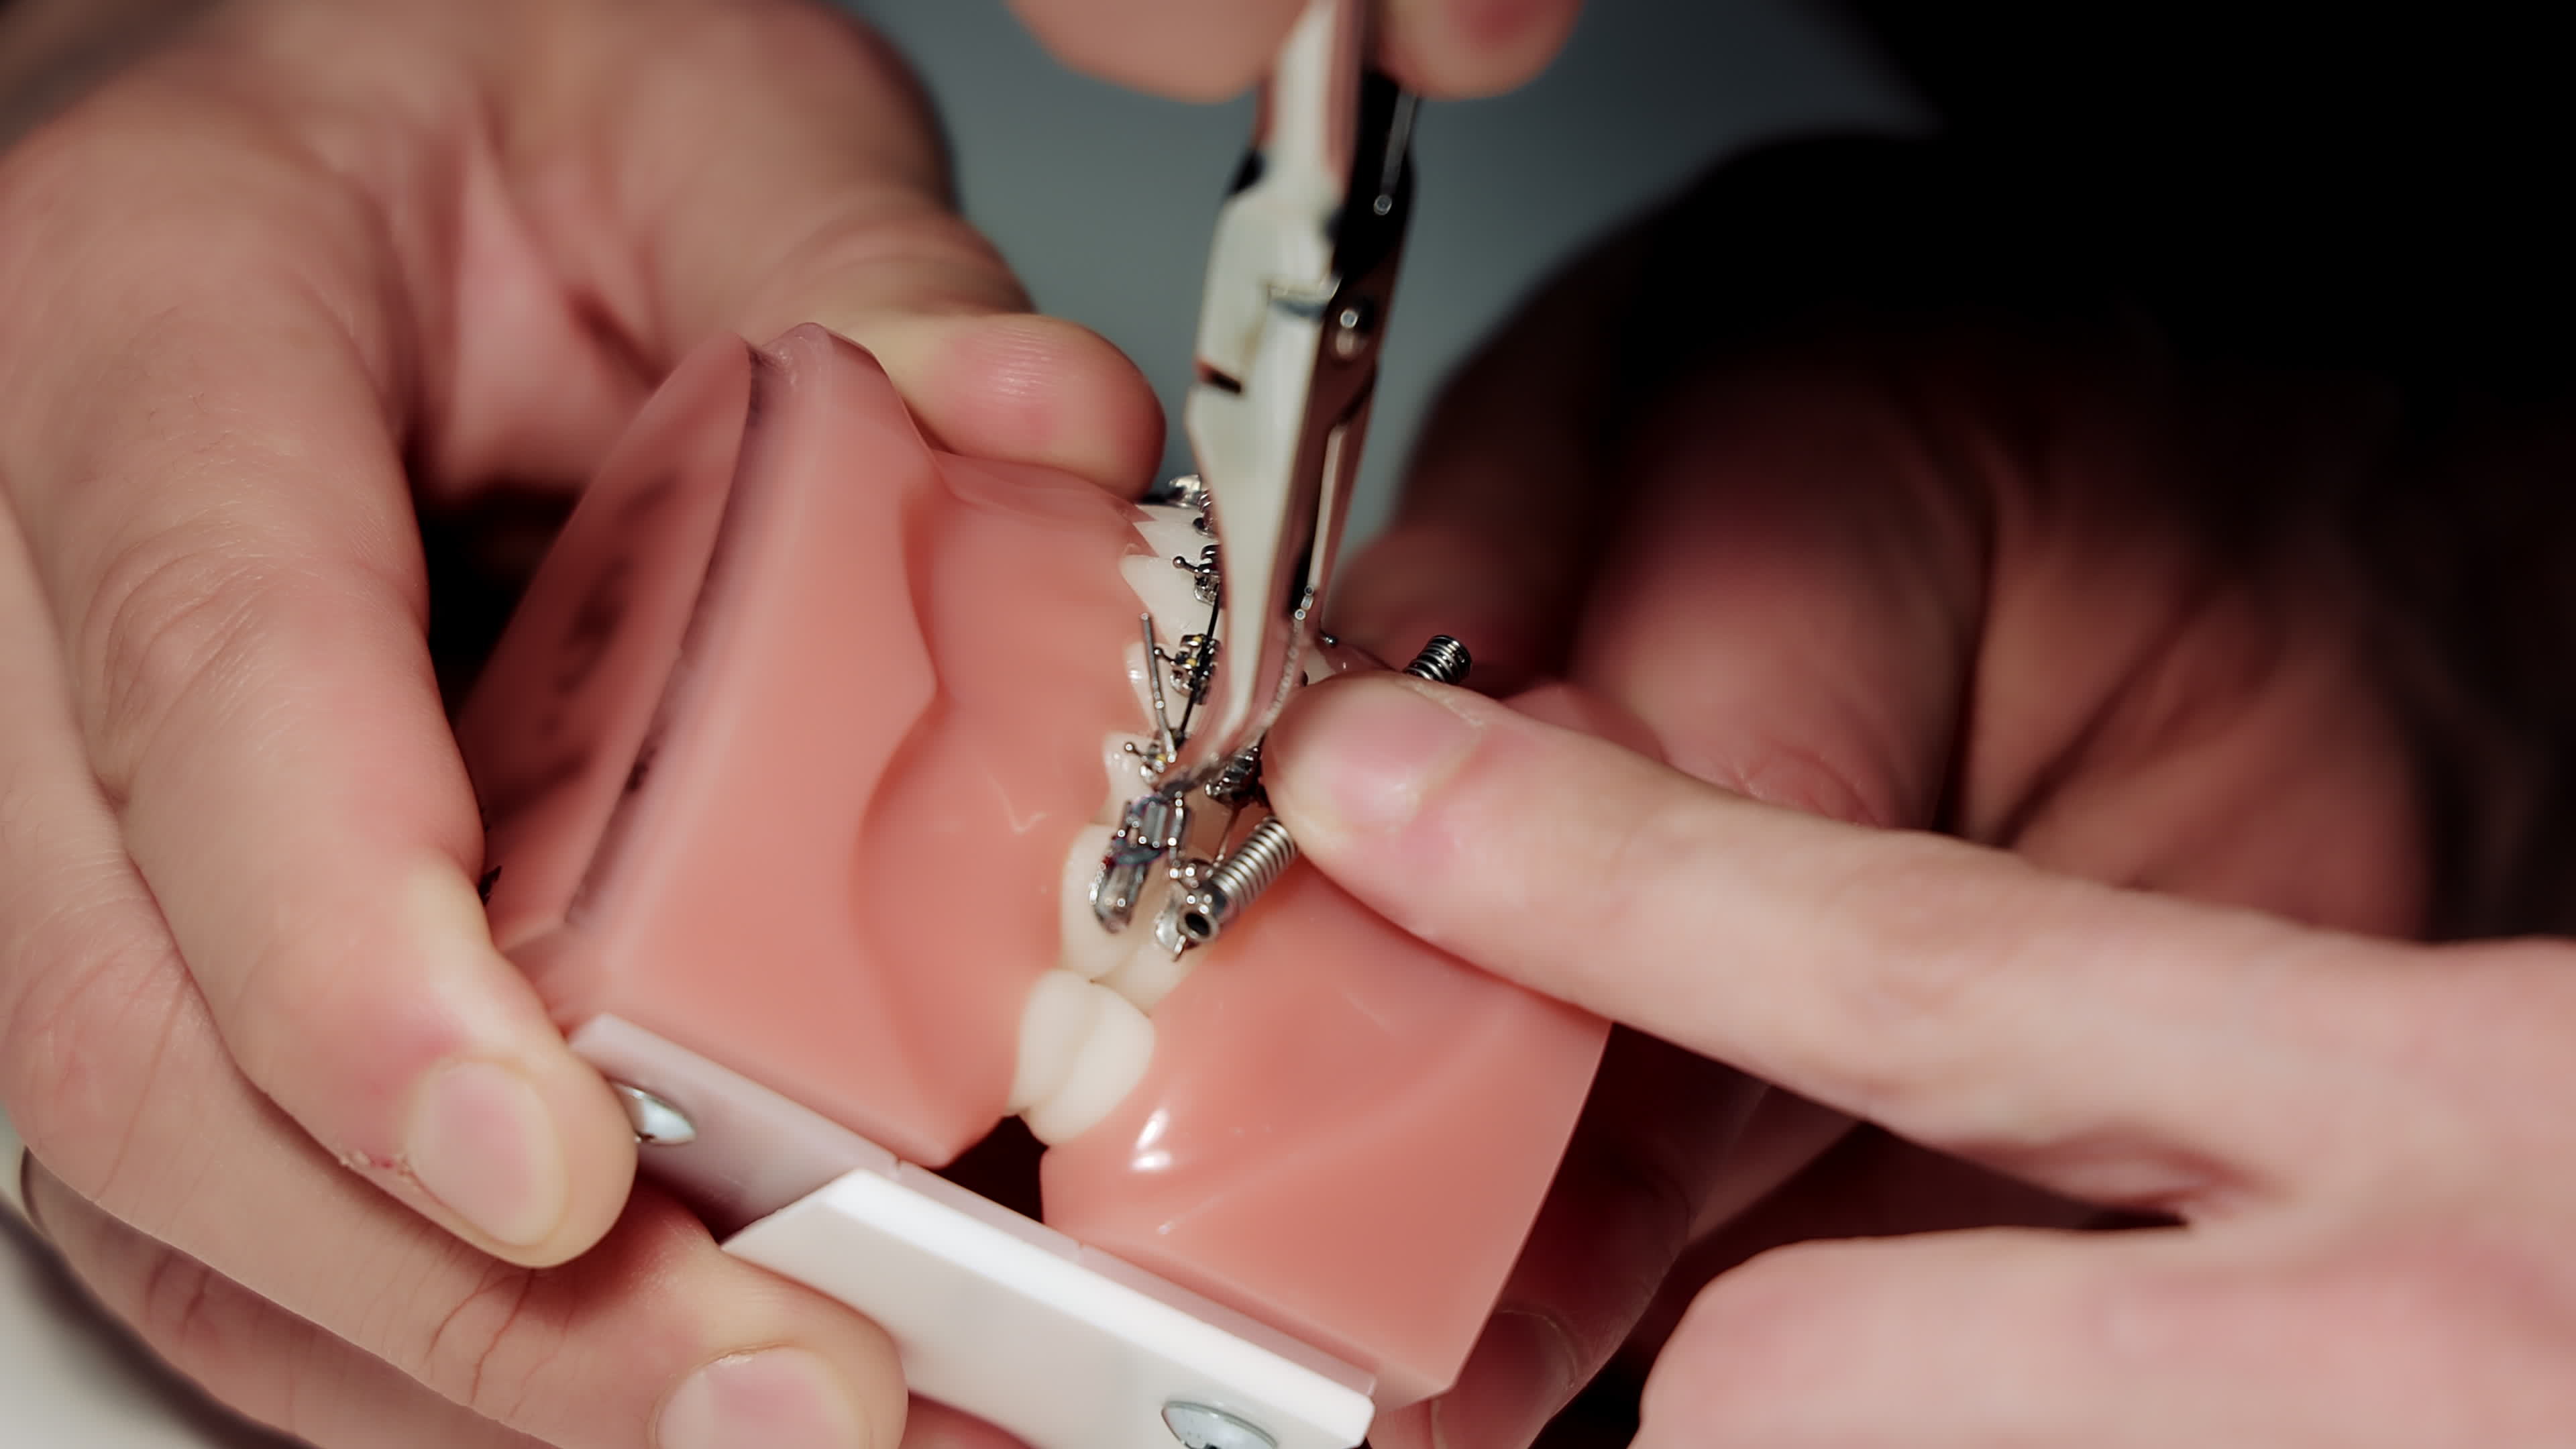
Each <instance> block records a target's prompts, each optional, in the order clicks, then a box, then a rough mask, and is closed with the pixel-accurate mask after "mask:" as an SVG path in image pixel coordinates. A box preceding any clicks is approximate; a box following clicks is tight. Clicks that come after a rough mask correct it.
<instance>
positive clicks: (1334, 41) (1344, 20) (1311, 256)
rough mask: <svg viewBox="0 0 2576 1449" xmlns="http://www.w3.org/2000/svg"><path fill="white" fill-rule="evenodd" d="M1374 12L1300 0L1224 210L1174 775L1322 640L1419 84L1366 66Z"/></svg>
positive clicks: (1199, 414)
mask: <svg viewBox="0 0 2576 1449" xmlns="http://www.w3.org/2000/svg"><path fill="white" fill-rule="evenodd" d="M1367 22H1368V6H1367V0H1314V3H1312V4H1311V5H1309V6H1308V8H1307V10H1306V13H1305V15H1304V16H1303V17H1301V18H1300V19H1299V21H1298V23H1297V28H1296V29H1295V30H1294V31H1292V32H1290V34H1289V37H1288V42H1287V44H1286V46H1285V47H1284V48H1283V49H1282V50H1281V52H1280V57H1279V62H1278V65H1277V67H1276V68H1275V69H1274V70H1273V71H1272V72H1271V75H1270V79H1269V82H1268V84H1267V85H1265V86H1264V87H1263V89H1262V96H1261V113H1260V117H1259V119H1258V121H1257V122H1256V123H1255V126H1254V131H1253V143H1252V150H1251V152H1250V154H1248V155H1247V156H1246V157H1245V158H1244V164H1243V170H1242V172H1241V173H1240V174H1239V175H1238V176H1237V177H1236V180H1235V188H1234V192H1233V194H1232V195H1231V196H1230V197H1228V198H1227V200H1226V203H1225V205H1224V208H1223V209H1222V210H1221V211H1219V212H1218V214H1217V226H1216V239H1215V242H1214V245H1213V246H1212V248H1211V250H1210V252H1209V256H1208V271H1207V290H1206V294H1205V298H1204V300H1203V302H1202V304H1201V309H1200V313H1199V331H1198V348H1197V361H1198V369H1197V377H1196V380H1195V381H1194V382H1193V383H1192V385H1191V387H1190V391H1189V396H1188V400H1187V402H1186V403H1185V404H1184V407H1183V412H1182V419H1183V426H1184V427H1185V428H1186V430H1187V431H1188V433H1189V439H1190V447H1191V449H1192V451H1193V452H1194V453H1195V454H1196V455H1197V459H1198V465H1199V476H1200V477H1201V479H1202V480H1203V481H1204V482H1205V484H1206V486H1207V492H1208V499H1209V514H1210V520H1211V522H1212V523H1213V524H1214V526H1215V530H1216V536H1217V542H1218V545H1219V547H1220V549H1221V550H1222V559H1223V577H1224V591H1225V592H1224V603H1223V614H1222V617H1223V620H1224V640H1225V642H1224V650H1223V653H1222V654H1221V656H1220V657H1219V659H1218V661H1217V665H1216V670H1215V674H1214V676H1213V678H1212V679H1211V680H1210V682H1209V690H1208V695H1207V698H1206V700H1205V701H1204V702H1203V703H1202V704H1201V705H1200V707H1199V710H1198V712H1197V714H1198V723H1197V726H1196V727H1195V728H1193V729H1192V730H1191V731H1190V733H1189V737H1188V739H1187V740H1186V741H1184V742H1182V744H1181V748H1180V753H1179V757H1178V759H1177V760H1176V762H1175V764H1174V766H1173V772H1172V774H1171V776H1170V777H1171V778H1179V777H1181V776H1183V775H1187V776H1190V777H1204V776H1210V775H1213V774H1214V773H1215V772H1217V771H1219V770H1221V769H1222V768H1223V767H1224V765H1225V764H1226V762H1227V761H1229V760H1231V759H1232V758H1233V757H1234V756H1235V755H1236V754H1237V753H1238V752H1239V751H1241V750H1242V749H1243V748H1244V747H1246V746H1247V745H1250V744H1252V743H1253V742H1254V741H1256V740H1258V739H1259V738H1260V737H1261V735H1262V732H1263V731H1265V730H1267V729H1268V728H1269V727H1270V723H1271V721H1272V720H1273V719H1274V718H1276V717H1277V715H1278V712H1279V708H1280V706H1281V705H1282V704H1284V703H1286V702H1287V698H1288V695H1289V694H1290V693H1291V692H1293V691H1294V690H1295V688H1296V687H1297V685H1298V684H1299V683H1300V682H1301V681H1302V679H1303V678H1304V673H1305V666H1306V660H1307V656H1308V654H1309V653H1310V652H1311V651H1312V649H1313V648H1314V643H1315V635H1316V627H1317V625H1318V623H1319V622H1320V616H1321V612H1322V601H1323V597H1324V588H1325V585H1326V583H1327V582H1328V581H1329V580H1330V579H1331V577H1332V571H1333V556H1334V551H1335V547H1336V545H1337V544H1338V543H1339V541H1340V538H1341V531H1342V520H1343V516H1344V515H1345V514H1346V513H1347V512H1348V510H1349V507H1350V493H1351V484H1352V480H1353V478H1354V477H1355V476H1356V473H1357V470H1358V467H1359V457H1360V444H1361V440H1362V438H1363V436H1364V435H1365V434H1366V432H1367V428H1368V414H1369V399H1370V397H1371V396H1372V394H1373V393H1374V391H1375V388H1376V384H1377V359H1378V343H1379V339H1380V338H1381V337H1382V336H1383V335H1384V332H1385V326H1386V314H1387V306H1388V303H1389V301H1390V299H1391V297H1392V294H1393V290H1394V282H1395V272H1396V265H1397V262H1398V260H1399V258H1400V256H1401V254H1402V252H1403V247H1404V230H1405V221H1406V218H1407V216H1408V215H1409V213H1410V211H1411V208H1412V198H1413V179H1412V166H1411V160H1410V155H1411V146H1410V139H1411V132H1412V123H1413V113H1414V101H1413V97H1412V96H1410V95H1409V94H1407V93H1405V92H1404V91H1403V90H1402V89H1401V88H1399V87H1398V86H1397V85H1396V84H1395V83H1394V82H1393V81H1392V80H1390V79H1389V78H1388V77H1387V76H1386V75H1385V74H1383V73H1382V72H1380V71H1378V70H1377V69H1376V68H1375V67H1374V66H1373V65H1372V64H1371V63H1370V59H1369V36H1368V23H1367Z"/></svg>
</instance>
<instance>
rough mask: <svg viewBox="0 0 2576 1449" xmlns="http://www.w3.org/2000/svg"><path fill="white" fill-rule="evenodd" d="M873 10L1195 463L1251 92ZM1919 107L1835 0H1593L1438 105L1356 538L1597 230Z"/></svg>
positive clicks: (987, 204)
mask: <svg viewBox="0 0 2576 1449" xmlns="http://www.w3.org/2000/svg"><path fill="white" fill-rule="evenodd" d="M853 3H854V4H855V8H856V9H857V10H858V11H859V13H861V14H863V15H865V16H867V17H868V18H869V19H871V20H873V21H874V22H875V23H876V24H877V25H878V26H880V27H881V28H883V29H884V30H885V32H886V33H887V34H888V35H889V36H891V37H892V38H893V39H894V41H895V43H896V44H897V45H898V46H899V47H901V48H902V49H903V50H904V51H905V52H906V53H908V54H909V55H911V57H912V58H913V61H914V63H915V64H916V65H917V66H919V67H920V69H921V71H922V74H923V76H924V77H925V79H926V80H927V81H928V82H929V85H930V88H931V90H932V91H933V93H935V94H936V95H937V97H938V99H939V103H940V106H941V107H942V109H943V111H944V113H945V115H946V119H947V124H948V129H949V135H950V137H951V140H952V143H953V145H954V148H955V152H956V157H957V170H958V177H959V181H960V184H961V187H962V189H963V192H964V196H965V204H966V211H967V214H968V215H969V216H970V217H972V218H973V219H974V220H975V221H976V222H977V223H978V224H979V225H981V226H982V227H983V228H984V230H985V231H986V233H987V234H989V235H990V236H992V237H993V238H994V240H995V241H997V242H998V243H999V244H1000V245H1001V248H1002V251H1003V252H1004V254H1005V255H1007V256H1008V257H1009V258H1010V260H1011V264H1012V265H1013V266H1014V267H1016V268H1018V269H1019V273H1020V276H1021V277H1022V278H1023V279H1025V280H1026V281H1027V283H1028V285H1029V287H1030V289H1031V290H1032V291H1033V292H1034V293H1035V294H1036V296H1037V301H1038V305H1039V306H1040V307H1042V308H1044V309H1045V310H1047V311H1049V312H1054V313H1057V314H1059V315H1062V316H1066V317H1071V318H1073V319H1075V320H1077V321H1079V322H1082V323H1084V324H1086V325H1088V326H1090V327H1093V328H1095V329H1097V330H1098V331H1100V332H1102V333H1103V334H1105V335H1107V336H1108V338H1109V339H1110V340H1111V341H1112V342H1115V343H1117V344H1118V345H1119V346H1120V347H1122V348H1124V349H1126V351H1127V353H1128V355H1129V356H1131V357H1133V358H1135V359H1136V360H1137V361H1138V362H1139V363H1140V364H1142V365H1143V367H1144V368H1145V371H1146V374H1147V375H1148V376H1149V377H1151V378H1152V379H1153V380H1154V386H1155V389H1156V391H1158V392H1159V393H1160V394H1161V395H1162V399H1163V408H1164V412H1165V415H1166V417H1167V418H1168V419H1170V420H1172V426H1171V428H1170V431H1169V434H1168V435H1167V437H1166V440H1165V445H1164V453H1163V471H1164V473H1165V474H1171V473H1181V472H1187V471H1189V469H1190V463H1189V454H1188V447H1187V444H1186V443H1185V442H1184V441H1183V440H1182V439H1181V437H1180V430H1179V427H1178V418H1179V415H1180V414H1179V407H1180V396H1181V389H1182V388H1183V386H1184V385H1186V383H1187V382H1188V380H1189V375H1190V337H1191V333H1192V330H1193V328H1194V326H1195V322H1196V318H1197V312H1198V300H1199V282H1200V274H1201V271H1202V270H1203V269H1204V267H1205V264H1206V260H1207V244H1208V237H1209V234H1210V231H1211V228H1212V227H1213V224H1214V221H1215V217H1216V207H1217V202H1218V201H1219V199H1220V198H1221V197H1222V195H1223V193H1224V188H1225V184H1226V182H1227V180H1228V179H1229V178H1231V177H1232V175H1233V173H1234V167H1235V163H1236V162H1237V161H1238V160H1239V159H1240V157H1241V153H1242V150H1243V144H1244V141H1245V139H1246V138H1247V137H1248V136H1249V135H1250V133H1251V106H1250V103H1249V101H1248V100H1237V101H1235V102H1233V103H1230V104H1227V105H1220V106H1192V105H1182V104H1178V103H1175V102H1169V101H1158V100H1152V99H1148V98H1146V97H1141V96H1135V95H1129V94H1126V93H1124V92H1121V91H1118V90H1116V89H1114V88H1112V87H1109V86H1106V85H1102V84H1099V83H1097V82H1094V81H1090V80H1087V79H1085V78H1083V77H1081V76H1078V75H1074V74H1072V73H1071V72H1068V71H1066V70H1064V69H1063V68H1062V67H1060V66H1058V65H1056V64H1055V62H1054V61H1053V60H1052V59H1050V58H1049V57H1048V56H1047V54H1046V53H1045V52H1044V51H1043V50H1041V49H1040V48H1039V47H1038V46H1037V44H1036V43H1035V42H1034V41H1032V40H1031V39H1030V38H1029V37H1028V35H1027V34H1026V33H1025V32H1024V31H1022V30H1021V29H1020V27H1019V25H1018V23H1017V22H1016V21H1015V20H1013V19H1012V17H1011V15H1010V12H1009V11H1008V10H1007V9H1006V8H1005V7H1004V5H1003V4H1002V0H853ZM1206 3H1209V4H1224V3H1227V0H1206ZM1918 115H1919V113H1918V111H1917V108H1916V107H1915V106H1914V104H1913V103H1912V102H1911V101H1910V100H1909V99H1908V98H1907V97H1906V96H1905V95H1904V94H1903V92H1902V91H1901V89H1900V88H1899V86H1898V85H1897V83H1896V82H1895V81H1894V80H1893V79H1892V77H1891V76H1890V74H1889V73H1888V72H1887V71H1886V70H1885V69H1883V68H1882V67H1881V66H1879V65H1878V64H1876V63H1875V61H1874V60H1873V58H1872V57H1871V56H1870V55H1869V53H1868V52H1867V51H1866V50H1865V49H1864V48H1863V46H1862V45H1861V44H1860V43H1858V42H1857V41H1856V40H1854V39H1853V38H1852V37H1851V35H1850V34H1849V33H1848V32H1846V31H1845V30H1844V28H1843V27H1842V26H1841V25H1840V24H1838V23H1837V21H1836V19H1835V17H1834V15H1833V12H1832V11H1831V9H1830V8H1829V7H1828V6H1826V5H1824V4H1821V3H1806V4H1801V3H1798V0H1592V3H1591V4H1590V5H1589V6H1588V7H1587V9H1586V10H1585V12H1584V17H1583V20H1582V21H1581V23H1580V25H1579V27H1578V28H1577V29H1576V31H1575V33H1574V40H1573V43H1572V44H1571V45H1570V46H1569V47H1568V48H1567V50H1566V52H1565V53H1564V55H1563V56H1561V57H1560V58H1559V59H1558V60H1557V62H1556V64H1555V65H1554V66H1553V67H1551V68H1550V69H1549V70H1548V72H1547V73H1546V74H1545V75H1544V76H1542V77H1541V78H1540V79H1539V80H1538V81H1537V82H1536V83H1534V84H1532V85H1530V86H1528V87H1526V88H1524V89H1522V90H1520V91H1517V92H1515V93H1513V94H1511V95H1508V96H1503V97H1499V98H1496V99H1492V100H1481V101H1456V102H1448V103H1443V104H1439V105H1434V106H1431V107H1428V108H1427V109H1426V110H1425V112H1424V115H1423V120H1422V124H1421V127H1420V131H1419V133H1418V139H1417V142H1416V150H1415V159H1416V164H1417V168H1418V171H1419V175H1420V183H1419V185H1420V190H1419V194H1418V199H1417V202H1416V205H1415V210H1414V220H1413V231H1412V234H1411V237H1410V240H1409V242H1408V244H1407V246H1408V250H1407V253H1406V257H1405V267H1404V276H1403V279H1402V281H1401V283H1400V284H1399V288H1398V291H1397V294H1396V305H1395V311H1394V317H1393V319H1392V323H1391V326H1390V328H1389V331H1388V335H1387V343H1386V351H1385V354H1384V359H1385V361H1384V366H1385V372H1384V375H1383V378H1382V380H1381V382H1380V384H1379V390H1378V398H1377V412H1376V417H1375V420H1374V422H1373V423H1372V424H1371V438H1370V444H1369V451H1368V454H1367V459H1366V464H1365V468H1364V471H1363V475H1362V480H1361V489H1360V493H1359V496H1358V499H1357V501H1356V502H1355V503H1354V505H1353V510H1352V517H1351V524H1352V528H1353V530H1354V534H1355V536H1356V535H1358V534H1361V533H1365V532H1366V531H1368V530H1371V529H1373V528H1374V527H1375V526H1376V525H1377V524H1378V523H1379V522H1380V521H1381V520H1382V519H1383V518H1384V517H1385V513H1386V509H1387V506H1388V504H1389V503H1390V502H1391V501H1392V496H1393V493H1392V485H1393V482H1394V480H1395V478H1396V476H1397V474H1398V472H1399V470H1400V466H1401V463H1402V459H1403V457H1404V454H1405V453H1406V452H1407V451H1408V450H1409V448H1410V445H1411V442H1412V437H1413V431H1414V425H1415V422H1416V420H1417V418H1418V417H1419V416H1420V414H1421V411H1422V409H1423V407H1424V405H1425V404H1426V403H1428V402H1429V401H1430V399H1431V397H1432V394H1433V391H1434V389H1435V388H1436V387H1437V385H1438V382H1439V379H1440V378H1441V377H1442V376H1444V375H1445V374H1446V373H1447V372H1448V370H1449V368H1450V367H1451V366H1452V364H1454V363H1455V362H1457V361H1458V360H1459V359H1460V357H1461V356H1462V354H1464V353H1466V352H1467V351H1468V350H1469V349H1471V348H1472V347H1473V346H1474V345H1475V344H1476V342H1477V340H1478V339H1479V338H1480V337H1482V336H1483V335H1484V334H1485V333H1486V332H1487V331H1488V330H1489V329H1491V328H1492V327H1494V326H1495V325H1496V324H1497V323H1498V322H1500V321H1501V320H1502V318H1503V317H1504V316H1505V315H1507V313H1508V311H1509V309H1510V307H1511V304H1512V302H1513V301H1514V299H1516V298H1518V297H1520V296H1521V295H1523V294H1524V293H1526V292H1527V291H1528V290H1529V289H1530V288H1532V287H1533V286H1535V285H1537V284H1538V283H1539V282H1540V281H1542V280H1543V279H1544V278H1545V277H1546V276H1547V275H1548V273H1549V272H1551V271H1552V270H1553V269H1554V268H1555V266H1556V265H1557V264H1558V263H1559V262H1560V261H1561V260H1563V259H1565V258H1566V257H1567V255H1568V254H1569V253H1570V252H1571V251H1573V250H1574V249H1575V248H1577V247H1578V246H1579V245H1580V244H1581V243H1582V242H1583V241H1585V240H1586V239H1587V238H1590V237H1593V236H1596V235H1598V234H1599V233H1601V232H1602V231H1603V230H1605V229H1606V228H1608V227H1610V226H1611V225H1613V224H1614V223H1615V222H1617V221H1618V220H1619V219H1620V218H1621V217H1623V216H1627V215H1629V214H1632V213H1634V212H1635V211H1637V210H1639V209H1641V208H1642V207H1645V206H1647V205H1649V204H1650V203H1652V202H1653V201H1654V200H1655V199H1656V198H1657V197H1659V196H1661V195H1663V194H1665V193H1667V192H1669V191H1671V190H1672V189H1673V188H1675V187H1677V186H1679V185H1680V184H1682V183H1683V182H1685V181H1687V180H1688V179H1689V178H1690V177H1692V176H1693V175H1695V174H1696V173H1697V172H1698V171H1699V170H1700V169H1701V168H1702V167H1704V166H1705V165H1707V164H1708V163H1709V162H1710V161H1712V160H1714V159H1716V158H1718V157H1720V156H1723V155H1726V154H1727V153H1729V152H1731V151H1735V150H1739V149H1741V148H1743V147H1745V146H1746V145H1748V144H1752V143H1755V142H1759V141H1763V140H1767V139H1772V138H1776V137H1780V136H1783V135H1787V134H1791V133H1795V132H1802V131H1814V130H1822V129H1829V128H1830V129H1877V130H1911V129H1914V128H1916V127H1917V126H1918V125H1919V120H1918Z"/></svg>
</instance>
